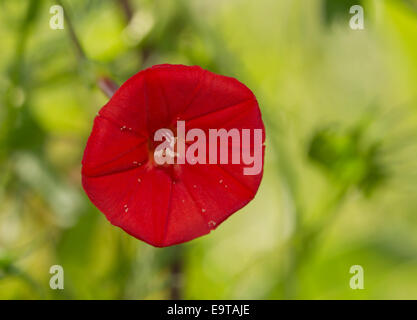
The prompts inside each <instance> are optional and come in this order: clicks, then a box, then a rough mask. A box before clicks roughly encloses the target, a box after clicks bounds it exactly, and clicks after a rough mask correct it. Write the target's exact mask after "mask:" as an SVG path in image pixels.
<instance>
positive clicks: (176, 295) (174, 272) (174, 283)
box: [169, 246, 184, 300]
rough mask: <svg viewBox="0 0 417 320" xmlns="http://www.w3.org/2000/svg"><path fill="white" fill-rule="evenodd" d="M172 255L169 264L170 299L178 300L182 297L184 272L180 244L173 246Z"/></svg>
mask: <svg viewBox="0 0 417 320" xmlns="http://www.w3.org/2000/svg"><path fill="white" fill-rule="evenodd" d="M173 249H174V252H173V255H174V256H173V257H172V261H171V264H170V266H169V267H170V299H171V300H180V299H182V298H183V294H182V289H183V273H184V259H183V257H182V255H183V252H182V251H183V250H182V248H181V247H180V246H176V247H174V248H173Z"/></svg>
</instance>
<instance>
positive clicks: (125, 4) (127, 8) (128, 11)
mask: <svg viewBox="0 0 417 320" xmlns="http://www.w3.org/2000/svg"><path fill="white" fill-rule="evenodd" d="M117 2H118V3H119V5H120V7H121V8H122V11H123V13H124V15H125V17H126V21H128V22H129V21H130V20H132V18H133V8H132V6H131V3H130V1H129V0H117Z"/></svg>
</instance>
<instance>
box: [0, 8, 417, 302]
mask: <svg viewBox="0 0 417 320" xmlns="http://www.w3.org/2000/svg"><path fill="white" fill-rule="evenodd" d="M59 2H60V3H61V4H62V5H63V6H64V7H65V13H66V18H65V24H64V25H65V29H64V30H52V29H51V28H50V27H49V19H50V18H51V14H50V13H49V8H50V6H52V5H54V4H56V3H55V1H53V0H21V1H9V0H0V38H1V39H2V50H1V52H0V200H1V201H0V298H2V299H15V298H19V299H35V298H41V299H158V298H159V299H166V298H171V297H173V296H175V295H174V291H175V290H177V292H176V293H175V294H176V295H178V294H179V295H180V297H182V298H188V299H280V298H298V299H320V298H328V299H364V298H365V299H377V298H382V299H400V298H402V299H410V298H414V299H415V298H417V259H416V258H417V215H416V212H415V208H416V206H417V197H416V195H417V183H416V182H417V181H416V180H417V165H416V158H417V131H416V129H417V95H416V82H417V10H416V8H417V1H416V0H361V1H359V0H358V1H350V0H337V1H336V0H309V1H305V0H281V1H276V0H259V1H252V0H230V1H222V0H198V1H191V0H190V1H188V0H180V1H166V0H105V1H102V0H87V1H85V0H62V1H59ZM353 4H361V5H363V7H364V13H365V30H360V31H354V30H351V29H350V28H349V20H350V17H351V15H350V14H349V8H350V6H351V5H353ZM71 27H72V29H71ZM71 30H72V31H73V32H74V33H73V34H72V33H71V32H70V31H71ZM74 35H75V36H74ZM158 63H183V64H187V65H200V66H202V67H203V68H206V69H208V70H211V71H214V72H217V73H221V74H225V75H229V76H234V77H236V78H238V79H239V80H241V81H242V82H244V83H245V84H247V85H248V86H249V87H250V88H251V89H252V90H253V92H254V93H255V95H256V96H257V98H258V100H259V104H260V106H261V109H262V114H263V119H264V122H265V124H266V132H267V142H266V159H265V160H266V161H265V171H264V178H263V182H262V184H261V187H260V190H259V192H258V194H257V196H256V197H255V199H254V200H253V201H252V202H251V203H250V204H249V205H248V206H247V207H245V208H243V209H242V210H240V211H239V212H238V213H236V214H234V215H233V216H232V217H231V218H230V219H228V220H227V221H226V222H224V224H222V226H221V227H219V228H218V229H217V230H216V231H215V232H213V233H211V234H210V235H207V236H205V237H202V238H199V239H196V240H193V241H191V242H189V243H186V244H184V245H180V246H176V247H172V248H165V249H157V248H153V247H150V246H148V245H146V244H144V243H142V242H140V241H138V240H136V239H134V238H132V237H130V236H129V235H127V234H126V233H124V232H123V231H121V230H120V229H118V228H115V227H113V226H112V225H110V224H109V223H108V222H107V220H106V219H105V217H104V216H103V215H102V214H101V213H99V211H98V210H97V209H96V208H95V207H94V206H93V205H92V204H91V203H90V202H89V201H88V199H87V197H86V196H85V194H84V192H83V191H82V188H81V183H80V169H81V164H80V162H81V158H82V153H83V150H84V146H85V143H86V140H87V137H88V135H89V132H90V130H91V126H92V122H93V119H94V116H95V114H96V113H97V111H98V110H99V109H100V107H101V106H102V105H104V103H105V102H106V100H107V99H106V97H105V96H104V95H103V93H101V92H100V90H99V89H98V87H97V79H98V78H99V77H103V76H105V77H109V78H112V79H114V80H115V81H116V82H117V83H118V84H121V83H122V82H123V81H125V80H126V79H128V78H129V77H130V76H132V75H133V74H135V73H136V72H138V71H139V70H141V69H143V68H146V67H149V66H151V65H154V64H158ZM364 119H366V120H364ZM55 264H60V265H62V266H63V268H64V271H65V289H64V290H51V289H50V288H49V279H50V277H51V274H49V268H50V267H51V266H52V265H55ZM356 264H359V265H362V266H363V268H364V271H365V290H352V289H350V287H349V280H350V277H351V276H352V275H351V274H350V273H349V269H350V266H352V265H356Z"/></svg>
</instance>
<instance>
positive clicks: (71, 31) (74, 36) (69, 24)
mask: <svg viewBox="0 0 417 320" xmlns="http://www.w3.org/2000/svg"><path fill="white" fill-rule="evenodd" d="M56 2H57V3H58V4H59V5H60V6H61V7H62V8H63V11H64V17H65V20H66V24H67V27H68V28H67V29H68V32H69V36H70V39H71V41H72V43H73V44H74V47H75V50H76V51H77V55H78V57H79V58H81V59H87V57H86V55H85V52H84V50H83V48H82V46H81V42H80V40H79V39H78V37H77V34H76V32H75V29H74V26H73V24H72V22H71V19H70V17H69V15H68V13H67V9H66V8H65V6H64V4H63V3H62V1H61V0H56Z"/></svg>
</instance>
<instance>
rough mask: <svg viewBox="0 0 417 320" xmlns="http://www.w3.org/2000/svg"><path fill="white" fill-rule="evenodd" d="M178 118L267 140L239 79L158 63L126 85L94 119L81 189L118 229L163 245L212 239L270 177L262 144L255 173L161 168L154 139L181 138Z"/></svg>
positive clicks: (221, 167) (233, 168)
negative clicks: (165, 133) (166, 131)
mask: <svg viewBox="0 0 417 320" xmlns="http://www.w3.org/2000/svg"><path fill="white" fill-rule="evenodd" d="M178 120H183V121H185V126H186V129H187V130H189V129H191V128H200V129H202V130H203V131H204V132H206V133H208V132H209V129H216V128H219V129H220V128H224V129H226V130H230V129H232V128H236V129H239V130H241V129H244V128H246V129H251V130H252V129H261V130H262V144H263V142H264V139H265V138H264V136H265V130H264V125H263V122H262V119H261V113H260V110H259V107H258V103H257V101H256V98H255V96H254V95H253V94H252V92H251V91H250V90H249V89H248V88H247V87H246V86H245V85H243V84H242V83H240V82H239V81H237V80H236V79H233V78H229V77H225V76H220V75H216V74H214V73H212V72H209V71H206V70H203V69H201V68H200V67H196V66H194V67H188V66H182V65H158V66H154V67H152V68H149V69H146V70H144V71H141V72H139V73H137V74H136V75H134V76H133V77H131V78H130V79H129V80H127V81H126V82H125V83H124V84H123V85H122V86H121V87H120V88H119V89H118V90H117V91H116V93H115V94H114V95H113V97H112V98H111V99H110V101H109V102H108V103H107V104H106V105H105V106H104V107H103V108H102V109H101V110H100V112H99V115H98V116H97V117H96V118H95V120H94V126H93V130H92V133H91V135H90V137H89V139H88V142H87V146H86V149H85V152H84V157H83V161H82V164H83V168H82V183H83V187H84V190H85V191H86V193H87V195H88V197H89V198H90V200H91V201H92V202H93V203H94V204H95V205H96V206H97V208H98V209H100V211H102V212H103V213H104V214H105V215H106V217H107V219H108V220H109V221H110V222H111V223H112V224H114V225H116V226H119V227H121V228H122V229H123V230H125V231H126V232H127V233H129V234H131V235H132V236H134V237H136V238H138V239H141V240H143V241H145V242H147V243H149V244H151V245H154V246H157V247H164V246H170V245H173V244H178V243H182V242H185V241H188V240H191V239H194V238H196V237H199V236H202V235H204V234H207V233H209V232H210V230H211V229H214V228H216V227H217V226H218V225H219V224H220V223H221V222H223V221H224V220H225V219H226V218H227V217H229V216H230V215H231V214H232V213H234V212H235V211H237V210H238V209H240V208H242V207H243V206H245V205H246V204H247V203H248V202H249V201H250V200H251V199H252V198H253V197H254V196H255V193H256V191H257V189H258V187H259V184H260V181H261V178H262V174H263V154H264V152H263V148H264V147H263V146H262V147H261V148H262V152H261V153H262V160H261V163H262V167H261V168H260V172H259V173H258V174H255V175H245V174H244V173H243V168H245V167H247V165H245V164H243V163H242V164H231V163H230V164H199V163H197V164H194V165H193V164H189V163H187V162H186V163H185V164H164V165H159V164H157V163H156V162H155V159H154V150H155V147H156V146H157V144H156V143H155V142H154V134H155V132H156V131H157V130H158V129H161V128H170V129H172V130H173V131H174V132H175V127H176V123H177V121H178ZM158 143H160V142H158ZM242 144H243V143H242ZM188 147H189V143H186V148H188ZM253 149H254V148H253V146H252V147H251V148H250V150H246V151H248V152H249V151H251V152H253ZM240 150H242V148H240ZM229 151H230V149H229ZM244 151H245V150H244ZM230 152H231V151H230ZM230 152H229V153H230ZM229 158H230V157H229Z"/></svg>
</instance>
